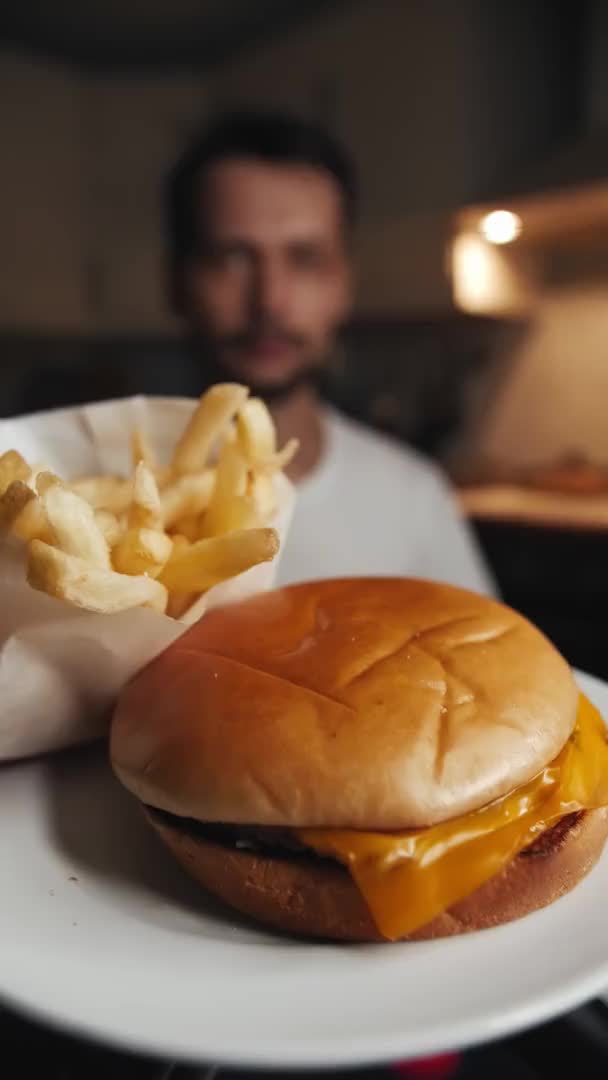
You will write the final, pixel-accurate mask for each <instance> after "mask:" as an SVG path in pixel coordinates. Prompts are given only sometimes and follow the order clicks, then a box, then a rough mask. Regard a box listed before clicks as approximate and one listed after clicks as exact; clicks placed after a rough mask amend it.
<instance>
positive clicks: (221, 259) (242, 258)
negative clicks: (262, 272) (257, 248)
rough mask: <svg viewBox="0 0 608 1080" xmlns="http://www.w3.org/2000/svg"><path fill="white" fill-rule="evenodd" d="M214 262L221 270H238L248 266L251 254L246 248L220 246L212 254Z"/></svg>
mask: <svg viewBox="0 0 608 1080" xmlns="http://www.w3.org/2000/svg"><path fill="white" fill-rule="evenodd" d="M212 262H213V264H214V265H215V266H217V267H219V269H221V270H237V269H240V268H241V267H243V266H246V265H247V263H248V262H249V255H248V253H247V251H246V250H245V248H241V247H230V248H219V249H217V250H216V251H214V252H213V254H212Z"/></svg>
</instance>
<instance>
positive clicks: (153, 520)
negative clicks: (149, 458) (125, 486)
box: [128, 461, 162, 529]
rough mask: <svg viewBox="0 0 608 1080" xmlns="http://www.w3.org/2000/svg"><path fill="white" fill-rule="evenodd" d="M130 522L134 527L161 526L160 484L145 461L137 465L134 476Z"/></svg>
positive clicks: (157, 527)
mask: <svg viewBox="0 0 608 1080" xmlns="http://www.w3.org/2000/svg"><path fill="white" fill-rule="evenodd" d="M128 522H129V526H130V527H131V528H133V529H138V528H140V529H159V528H161V522H162V518H161V508H160V493H159V490H158V484H157V483H156V480H155V478H154V474H153V473H152V472H151V471H150V469H149V468H148V466H147V465H146V464H145V463H144V462H143V461H140V463H139V465H137V466H136V468H135V473H134V476H133V501H132V503H131V506H130V507H129V513H128Z"/></svg>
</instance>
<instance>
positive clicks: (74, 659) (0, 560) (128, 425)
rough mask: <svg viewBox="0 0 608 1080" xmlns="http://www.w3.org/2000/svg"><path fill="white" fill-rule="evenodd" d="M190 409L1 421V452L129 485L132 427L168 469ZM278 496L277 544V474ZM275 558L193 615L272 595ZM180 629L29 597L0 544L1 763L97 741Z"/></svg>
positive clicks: (285, 514)
mask: <svg viewBox="0 0 608 1080" xmlns="http://www.w3.org/2000/svg"><path fill="white" fill-rule="evenodd" d="M195 405H196V401H193V400H190V399H184V398H146V397H135V398H127V399H123V400H119V401H107V402H101V403H99V404H94V405H85V406H81V407H77V408H71V409H57V410H54V411H52V412H46V413H37V414H35V415H33V416H24V417H19V418H18V419H11V420H2V421H0V453H2V452H4V451H5V450H9V449H13V448H14V449H16V450H19V451H20V452H21V454H23V456H24V457H25V458H26V459H27V460H28V461H29V462H30V464H32V465H38V464H44V465H45V466H46V467H47V468H49V469H51V470H52V471H54V472H56V473H57V474H58V475H59V476H61V477H63V478H65V479H70V478H73V477H75V476H79V475H85V474H86V475H94V474H96V473H106V474H119V475H128V473H129V469H130V438H131V433H132V430H133V428H134V427H136V426H137V427H140V428H141V429H142V430H143V431H144V432H145V433H146V434H147V436H148V438H149V440H150V442H151V443H152V445H153V446H154V448H155V450H156V451H157V453H158V456H159V459H160V461H161V462H163V463H164V462H167V461H168V460H169V458H170V455H171V451H172V449H173V447H174V445H175V442H176V440H177V438H178V437H179V435H180V434H181V432H182V430H183V428H184V426H185V424H186V423H187V421H188V419H189V416H190V414H191V412H192V410H193V409H194V407H195ZM277 496H278V511H277V515H276V519H275V520H274V521H273V522H271V523H270V524H272V525H273V526H274V527H275V528H276V529H277V531H278V533H279V536H280V539H281V545H283V542H284V540H285V538H286V536H287V531H288V529H289V524H290V521H291V515H292V511H293V502H294V493H293V488H292V486H291V484H290V483H289V481H288V480H286V479H285V477H284V476H282V475H280V476H278V477H277ZM279 558H280V555H279V556H277V558H276V559H275V560H274V561H273V562H272V563H262V564H261V565H259V566H255V567H252V568H251V569H250V570H247V571H246V572H245V573H244V574H240V575H239V576H238V577H235V578H232V579H230V580H229V581H226V582H223V583H222V584H220V585H217V586H215V588H213V589H210V590H209V592H208V593H207V594H206V596H205V598H204V600H205V603H204V609H205V610H209V608H211V607H215V606H217V605H218V604H224V603H228V602H231V601H234V600H239V599H242V598H244V597H246V596H251V595H253V594H254V593H257V592H262V591H264V590H265V589H269V588H271V587H272V585H273V583H274V580H275V576H276V571H277V564H278V559H279ZM199 610H200V613H202V610H203V605H201V606H200V608H199ZM196 613H197V612H196V610H195V612H194V614H196ZM189 614H190V616H191V615H192V612H190V613H189ZM186 628H187V627H186V626H185V625H184V624H183V623H181V622H178V621H176V620H175V619H170V618H169V617H168V616H167V615H160V614H158V613H157V612H154V611H151V610H149V609H143V608H138V609H135V610H133V611H125V612H121V613H120V614H118V615H94V614H90V613H89V612H86V611H81V610H79V609H77V608H74V607H71V606H70V605H68V604H67V603H65V602H64V601H62V600H56V599H54V598H53V597H50V596H46V595H44V594H43V593H40V592H37V591H35V590H34V589H31V588H30V586H29V585H28V584H27V581H26V579H25V545H23V544H22V543H21V542H20V541H18V540H14V539H5V540H3V541H0V702H1V708H0V760H8V759H11V758H18V757H26V756H29V755H32V754H40V753H45V752H47V751H50V750H58V749H60V748H62V747H66V746H71V745H73V744H75V743H79V742H85V741H87V740H90V739H93V738H96V737H97V736H98V735H100V734H103V732H104V730H105V727H106V725H107V718H108V712H109V709H110V708H111V706H112V703H113V701H114V699H115V697H116V695H117V693H118V691H119V690H120V688H121V686H123V684H124V683H125V682H126V681H127V680H128V679H129V678H130V677H131V676H132V675H134V674H135V672H136V671H138V669H139V668H141V667H142V666H143V665H144V664H146V663H147V662H148V661H149V660H151V659H152V658H153V657H154V656H156V655H157V654H158V653H159V652H162V650H163V649H165V648H167V646H168V645H170V644H171V642H172V641H175V639H176V638H178V637H179V636H180V634H182V633H184V631H185V629H186Z"/></svg>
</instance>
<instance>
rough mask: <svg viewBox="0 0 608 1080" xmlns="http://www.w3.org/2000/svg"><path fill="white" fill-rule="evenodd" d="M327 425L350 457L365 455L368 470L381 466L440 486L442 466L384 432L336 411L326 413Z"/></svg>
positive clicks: (329, 410)
mask: <svg viewBox="0 0 608 1080" xmlns="http://www.w3.org/2000/svg"><path fill="white" fill-rule="evenodd" d="M327 417H328V423H329V424H330V427H331V429H332V433H333V435H334V438H335V439H336V440H337V441H339V442H340V444H341V445H342V448H343V450H344V451H346V453H348V455H349V457H350V456H351V455H358V454H361V455H365V461H366V464H368V465H369V466H372V465H373V466H377V467H379V466H382V467H383V468H384V469H385V470H389V471H390V472H391V473H392V472H398V473H400V474H401V475H403V473H404V472H407V473H408V475H409V477H410V479H412V480H416V479H417V480H419V481H420V482H427V483H434V484H437V483H441V482H442V480H443V472H442V469H441V468H440V466H439V465H438V464H437V463H436V462H435V461H433V459H432V458H430V457H427V456H426V454H423V453H422V452H421V451H419V450H416V449H415V448H414V447H412V446H406V445H405V444H404V443H401V442H399V441H398V440H397V439H395V438H393V437H392V436H390V435H386V434H385V433H384V432H380V431H376V430H375V429H374V428H371V427H368V426H367V425H366V424H362V423H361V422H360V421H358V420H353V418H352V417H350V416H346V415H345V414H344V413H342V412H338V411H337V410H334V409H328V411H327Z"/></svg>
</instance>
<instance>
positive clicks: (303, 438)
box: [270, 385, 323, 484]
mask: <svg viewBox="0 0 608 1080" xmlns="http://www.w3.org/2000/svg"><path fill="white" fill-rule="evenodd" d="M270 411H271V413H272V418H273V420H274V422H275V425H276V429H277V442H278V445H279V446H283V445H284V444H285V443H286V442H287V440H288V439H293V438H296V439H298V440H299V442H300V449H299V450H298V453H297V454H296V456H295V458H294V459H293V461H292V462H291V465H290V466H289V467H288V469H287V470H286V472H287V475H288V476H289V479H290V480H293V481H294V483H296V484H297V483H298V482H299V481H300V480H304V479H305V478H306V477H307V476H309V475H310V473H312V472H314V470H315V468H316V467H317V465H318V464H319V461H320V460H321V457H322V454H323V427H322V423H321V407H320V402H319V397H318V394H317V392H316V390H315V389H314V387H312V386H309V385H305V386H299V387H298V388H297V389H296V390H294V391H293V393H292V394H290V395H289V397H287V398H284V399H282V400H280V401H277V402H271V403H270Z"/></svg>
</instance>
